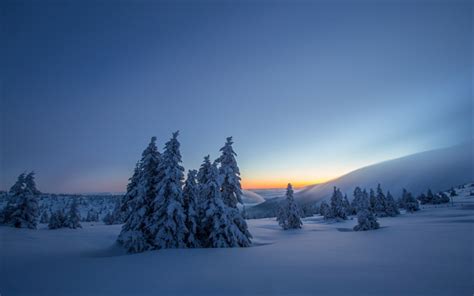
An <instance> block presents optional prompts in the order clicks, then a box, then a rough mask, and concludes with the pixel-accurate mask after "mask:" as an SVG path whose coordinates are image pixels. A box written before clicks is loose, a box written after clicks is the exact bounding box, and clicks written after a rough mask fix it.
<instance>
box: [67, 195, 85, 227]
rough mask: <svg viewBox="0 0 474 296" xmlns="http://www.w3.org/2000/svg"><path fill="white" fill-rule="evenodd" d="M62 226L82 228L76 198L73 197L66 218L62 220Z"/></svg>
mask: <svg viewBox="0 0 474 296" xmlns="http://www.w3.org/2000/svg"><path fill="white" fill-rule="evenodd" d="M64 226H65V227H68V228H71V229H76V228H82V225H81V215H80V213H79V209H78V204H77V198H73V200H72V203H71V206H70V207H69V211H68V212H67V214H66V219H65V221H64Z"/></svg>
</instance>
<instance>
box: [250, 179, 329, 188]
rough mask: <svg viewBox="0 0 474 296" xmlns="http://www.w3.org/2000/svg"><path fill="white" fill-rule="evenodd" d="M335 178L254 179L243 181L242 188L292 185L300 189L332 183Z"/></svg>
mask: <svg viewBox="0 0 474 296" xmlns="http://www.w3.org/2000/svg"><path fill="white" fill-rule="evenodd" d="M332 179H334V178H324V179H313V180H299V181H295V180H288V179H285V180H283V179H272V180H253V179H242V188H244V189H275V188H286V186H287V185H288V183H291V185H293V187H295V188H300V187H305V186H308V185H313V184H320V183H324V182H327V181H330V180H332Z"/></svg>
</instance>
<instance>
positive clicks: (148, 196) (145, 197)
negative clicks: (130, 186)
mask: <svg viewBox="0 0 474 296" xmlns="http://www.w3.org/2000/svg"><path fill="white" fill-rule="evenodd" d="M160 159H161V155H160V153H159V152H158V149H157V147H156V137H152V138H151V141H150V144H149V145H148V147H147V148H146V149H145V150H144V151H143V153H142V158H141V160H140V174H139V176H140V177H139V184H138V188H137V194H136V195H135V196H134V198H133V202H132V203H131V205H133V208H132V209H131V211H130V214H129V215H128V217H127V219H126V221H125V224H124V225H123V226H122V231H121V232H120V234H119V237H118V239H117V241H118V242H119V243H120V244H122V245H123V246H124V248H125V249H126V250H127V251H128V252H130V253H138V252H143V251H145V250H148V249H151V248H152V243H153V239H154V238H153V237H152V235H151V233H150V232H149V231H148V229H147V224H146V223H147V221H146V219H147V214H148V213H149V212H150V207H151V202H152V201H153V200H154V199H155V195H156V184H157V177H158V166H159V163H160Z"/></svg>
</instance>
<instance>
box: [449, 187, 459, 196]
mask: <svg viewBox="0 0 474 296" xmlns="http://www.w3.org/2000/svg"><path fill="white" fill-rule="evenodd" d="M457 195H458V194H457V193H456V190H455V189H454V187H451V189H450V190H449V196H451V197H453V196H457Z"/></svg>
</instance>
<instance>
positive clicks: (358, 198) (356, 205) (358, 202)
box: [351, 187, 369, 213]
mask: <svg viewBox="0 0 474 296" xmlns="http://www.w3.org/2000/svg"><path fill="white" fill-rule="evenodd" d="M368 198H369V197H368V195H367V191H365V190H364V191H362V189H361V188H360V187H356V188H355V189H354V198H353V199H352V203H351V207H352V209H353V210H354V213H357V212H358V211H359V210H360V209H363V208H364V202H365V201H364V199H367V200H368Z"/></svg>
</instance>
